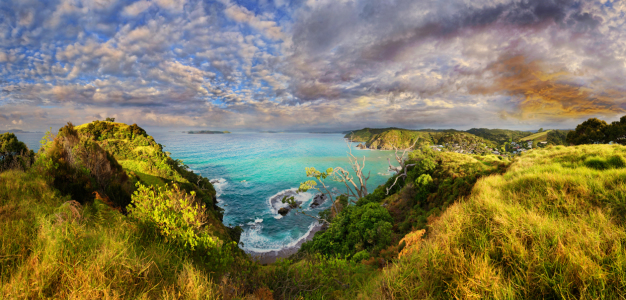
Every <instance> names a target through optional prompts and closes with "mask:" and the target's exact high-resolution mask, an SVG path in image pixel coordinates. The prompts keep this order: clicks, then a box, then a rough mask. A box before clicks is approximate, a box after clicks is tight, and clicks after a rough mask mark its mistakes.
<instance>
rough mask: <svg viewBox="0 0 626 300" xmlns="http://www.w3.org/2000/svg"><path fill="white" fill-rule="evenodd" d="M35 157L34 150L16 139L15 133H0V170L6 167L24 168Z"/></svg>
mask: <svg viewBox="0 0 626 300" xmlns="http://www.w3.org/2000/svg"><path fill="white" fill-rule="evenodd" d="M34 159H35V152H34V151H33V150H29V149H28V147H27V146H26V144H24V143H23V142H20V141H18V140H17V137H16V136H15V134H13V133H10V132H6V133H3V134H0V172H2V171H3V170H7V169H15V168H19V169H26V168H28V167H29V166H30V165H31V164H32V163H33V161H34Z"/></svg>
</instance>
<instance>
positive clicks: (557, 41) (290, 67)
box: [0, 0, 626, 130]
mask: <svg viewBox="0 0 626 300" xmlns="http://www.w3.org/2000/svg"><path fill="white" fill-rule="evenodd" d="M625 14H626V4H625V3H624V2H623V1H604V0H603V1H599V2H598V1H576V0H563V1H552V0H548V1H546V0H530V1H523V2H520V1H507V0H498V1H490V0H489V1H488V0H479V1H471V2H467V1H461V0H453V1H446V2H436V1H435V2H433V1H425V0H424V1H422V0H417V1H416V0H395V1H380V0H358V1H325V0H324V1H322V0H315V1H313V0H311V1H293V2H287V1H262V2H253V1H230V0H220V1H204V0H188V1H173V0H139V1H131V0H110V1H109V0H53V1H44V0H28V1H24V0H20V1H18V0H13V1H2V3H0V78H1V79H0V90H1V92H0V129H6V128H20V129H27V130H28V129H32V130H43V129H46V128H47V127H49V126H53V127H55V126H60V125H62V124H64V123H65V122H67V121H73V122H74V123H81V122H88V121H91V120H93V119H96V118H104V117H108V116H113V117H116V118H117V119H118V120H120V121H122V122H128V123H137V124H140V125H143V126H163V127H166V126H179V127H207V128H220V129H229V130H238V129H240V130H247V129H260V128H263V129H300V130H306V129H310V128H337V129H354V128H358V127H365V126H368V127H382V126H385V127H387V126H400V127H408V128H427V127H428V128H450V127H455V128H471V127H506V128H529V129H530V128H538V127H547V126H557V127H559V128H567V127H573V126H574V125H575V124H577V123H578V122H579V121H580V120H582V119H585V118H588V117H603V118H604V119H608V120H611V119H617V118H618V117H619V116H621V115H623V114H625V113H626V112H625V110H626V99H625V97H624V96H623V95H624V92H625V91H626V85H625V84H624V81H623V78H625V77H626V34H625V32H626V21H624V17H623V16H624V15H625Z"/></svg>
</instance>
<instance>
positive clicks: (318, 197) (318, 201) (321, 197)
mask: <svg viewBox="0 0 626 300" xmlns="http://www.w3.org/2000/svg"><path fill="white" fill-rule="evenodd" d="M327 199H328V196H326V195H324V194H317V195H315V197H313V202H312V203H311V208H316V207H318V206H320V205H321V204H322V203H324V201H326V200H327Z"/></svg>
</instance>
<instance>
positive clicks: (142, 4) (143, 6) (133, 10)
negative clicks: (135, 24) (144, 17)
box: [122, 0, 152, 17]
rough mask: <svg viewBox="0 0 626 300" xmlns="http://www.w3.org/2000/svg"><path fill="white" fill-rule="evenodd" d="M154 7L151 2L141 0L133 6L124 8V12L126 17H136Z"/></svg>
mask: <svg viewBox="0 0 626 300" xmlns="http://www.w3.org/2000/svg"><path fill="white" fill-rule="evenodd" d="M150 6H152V3H151V2H150V1H146V0H141V1H137V2H135V3H133V4H131V5H128V6H126V7H124V11H123V12H122V13H123V14H124V15H127V16H132V17H136V16H138V15H139V14H141V13H142V12H144V11H146V10H148V8H150Z"/></svg>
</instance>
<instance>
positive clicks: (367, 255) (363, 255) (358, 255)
mask: <svg viewBox="0 0 626 300" xmlns="http://www.w3.org/2000/svg"><path fill="white" fill-rule="evenodd" d="M368 258H370V253H369V252H367V250H361V251H359V252H357V253H355V254H354V255H353V256H352V260H353V261H356V262H360V261H362V260H364V259H368Z"/></svg>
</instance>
